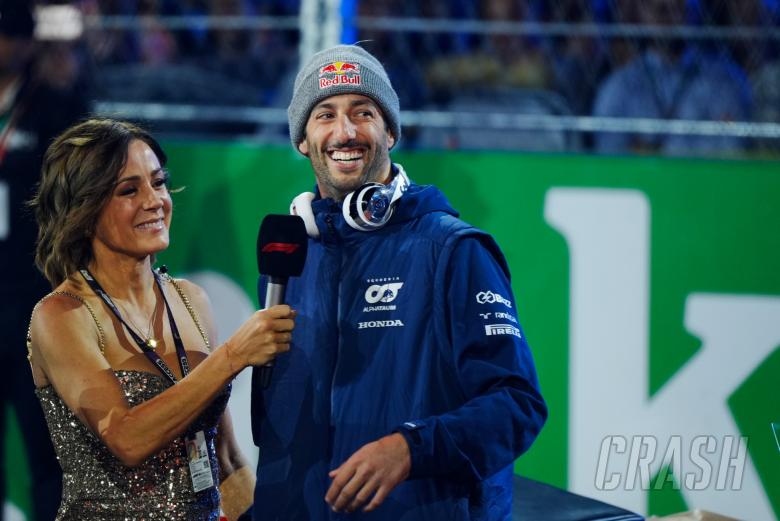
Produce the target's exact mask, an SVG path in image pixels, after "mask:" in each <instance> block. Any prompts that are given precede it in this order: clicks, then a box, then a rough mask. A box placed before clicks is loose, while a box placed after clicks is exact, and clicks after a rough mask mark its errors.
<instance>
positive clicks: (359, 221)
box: [252, 45, 547, 521]
mask: <svg viewBox="0 0 780 521" xmlns="http://www.w3.org/2000/svg"><path fill="white" fill-rule="evenodd" d="M288 116H289V124H290V136H291V139H292V143H293V145H294V146H295V148H296V149H297V150H298V151H299V152H300V153H302V154H303V155H305V156H307V157H308V158H309V160H310V161H311V165H312V168H313V169H314V175H315V177H316V179H317V194H316V195H315V194H309V195H308V196H306V195H305V194H302V195H301V196H299V197H298V198H296V200H295V202H294V204H295V209H296V213H298V214H299V215H301V216H302V217H303V218H304V220H305V221H306V223H307V231H308V232H309V235H310V236H312V238H310V240H309V250H308V256H307V259H306V266H305V269H304V272H303V274H302V276H301V277H300V278H296V279H293V280H291V282H290V284H289V286H288V289H287V301H288V302H289V303H290V304H291V306H292V307H293V308H294V309H296V310H297V311H298V318H297V320H296V325H297V327H296V330H295V332H294V334H293V342H292V343H293V348H292V350H291V352H290V353H289V356H285V357H280V358H279V359H278V360H277V362H276V367H275V370H274V374H273V378H272V382H271V385H270V387H269V389H268V390H266V391H262V390H261V389H260V388H259V386H258V387H257V388H256V389H255V392H254V393H253V397H254V400H253V404H252V405H253V434H254V437H255V442H256V444H257V445H258V446H259V447H260V464H259V466H258V473H257V488H256V492H255V505H254V519H258V520H277V519H278V520H285V521H292V520H314V521H317V520H326V519H341V518H342V517H344V516H346V517H348V518H349V519H387V520H399V519H403V520H406V521H412V520H425V521H438V520H444V519H446V520H448V521H451V520H466V519H469V520H497V519H498V520H501V519H509V518H510V515H511V492H512V481H511V480H512V474H513V472H512V464H513V462H514V460H515V459H516V458H517V457H518V456H519V455H520V454H521V453H523V452H524V451H525V450H526V449H528V447H529V446H530V445H531V443H532V442H533V441H534V439H535V438H536V435H537V434H538V433H539V430H540V429H541V427H542V424H543V423H544V420H545V418H546V415H547V410H546V407H545V404H544V401H543V399H542V397H541V395H540V393H539V389H538V384H537V378H536V373H535V369H534V365H533V360H532V358H531V353H530V351H529V348H528V345H527V344H526V342H525V339H524V337H523V334H522V331H521V329H520V326H519V325H518V322H517V318H516V314H515V304H514V302H513V299H512V291H511V288H510V285H509V275H508V270H507V266H506V262H505V260H504V257H503V255H502V254H501V252H500V251H499V249H498V247H497V246H496V244H495V243H494V242H493V240H492V239H491V238H490V236H488V235H487V234H485V233H484V232H481V231H479V230H477V229H475V228H473V227H471V226H469V225H467V224H466V223H464V222H463V221H460V220H459V219H457V213H456V212H455V210H453V209H452V208H451V207H450V206H449V204H448V203H447V201H446V199H445V198H444V196H443V194H442V193H441V192H439V191H438V190H437V189H436V188H435V187H433V186H420V185H416V184H409V182H408V178H407V177H406V174H405V173H404V172H403V168H402V167H401V166H400V165H397V164H392V163H391V161H390V157H389V151H390V149H391V148H392V147H393V146H394V145H395V144H396V143H397V142H398V139H399V138H400V135H401V127H400V111H399V104H398V97H397V96H396V93H395V91H394V90H393V87H392V85H391V84H390V81H389V79H388V77H387V74H386V73H385V70H384V69H383V67H382V65H381V64H380V63H379V62H378V61H377V60H376V59H375V58H374V57H373V56H372V55H370V54H369V53H367V52H366V51H365V50H363V49H362V48H360V47H357V46H346V45H342V46H337V47H334V48H331V49H328V50H325V51H322V52H320V53H318V54H316V55H315V56H314V57H312V58H311V60H310V61H309V62H308V63H307V64H306V65H305V66H304V67H303V68H302V69H301V71H300V72H299V74H298V77H297V79H296V81H295V87H294V92H293V98H292V101H291V103H290V107H289V109H288ZM365 183H379V184H378V185H376V186H373V187H372V188H369V189H368V190H366V191H364V190H362V189H361V190H358V189H360V187H361V186H363V185H364V184H365ZM377 187H383V188H385V189H384V190H382V189H378V188H377ZM356 190H358V192H355V191H356ZM353 192H354V193H353ZM370 194H373V196H372V195H370ZM361 199H362V200H364V201H366V203H367V204H366V205H362V204H361ZM342 201H344V203H343V206H344V208H345V209H346V211H345V210H343V209H342ZM388 217H389V221H388V222H387V223H386V224H384V225H383V221H384V220H387V218H388ZM364 230H371V231H364ZM257 380H259V379H257ZM350 512H354V513H353V514H349V513H350Z"/></svg>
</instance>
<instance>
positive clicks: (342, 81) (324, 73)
mask: <svg viewBox="0 0 780 521" xmlns="http://www.w3.org/2000/svg"><path fill="white" fill-rule="evenodd" d="M335 85H360V65H359V64H357V63H349V62H333V63H329V64H327V65H325V66H324V67H321V68H320V89H327V88H328V87H333V86H335Z"/></svg>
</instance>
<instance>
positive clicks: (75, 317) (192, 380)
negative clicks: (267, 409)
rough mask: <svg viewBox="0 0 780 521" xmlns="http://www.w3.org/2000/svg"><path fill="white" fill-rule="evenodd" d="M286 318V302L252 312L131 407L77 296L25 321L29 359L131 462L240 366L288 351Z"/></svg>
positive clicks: (176, 428)
mask: <svg viewBox="0 0 780 521" xmlns="http://www.w3.org/2000/svg"><path fill="white" fill-rule="evenodd" d="M293 318H294V313H293V312H292V311H291V310H290V308H289V307H288V306H275V307H273V308H270V309H268V310H265V311H259V312H256V313H254V314H253V315H252V317H250V319H249V320H247V321H246V322H245V323H244V324H243V325H242V326H241V327H240V328H239V329H238V331H236V333H235V334H234V335H233V336H232V337H230V339H228V340H227V341H226V342H225V343H224V344H222V345H220V346H219V347H217V348H216V349H214V351H213V352H212V354H211V355H210V356H208V357H207V358H206V359H205V360H203V362H201V363H200V364H199V365H198V366H197V367H196V368H195V369H193V370H192V372H191V373H190V374H189V375H188V376H187V377H186V378H184V379H182V380H181V381H180V382H179V383H177V384H176V385H175V386H173V387H171V388H170V389H168V390H166V391H165V392H163V393H161V394H159V395H158V396H156V397H154V398H152V399H151V400H148V401H146V402H144V403H142V404H139V405H137V406H135V407H132V408H130V407H128V404H127V401H126V399H125V397H124V394H123V391H122V389H121V387H120V385H119V382H118V381H117V379H116V377H115V376H114V373H113V371H112V369H111V366H110V365H109V364H108V362H107V361H106V359H105V358H104V357H103V356H102V354H101V353H100V351H99V349H98V347H97V344H96V342H95V338H94V335H93V334H91V333H88V332H92V331H95V324H94V321H93V320H92V317H91V316H90V315H89V313H88V312H87V310H86V308H85V306H84V305H83V304H81V303H80V302H78V301H76V300H74V299H72V298H70V297H67V296H65V295H54V296H52V297H50V298H48V299H46V300H45V301H43V302H42V303H41V305H40V306H39V307H38V310H37V311H36V313H35V316H34V317H33V320H32V324H31V335H32V339H33V343H32V357H33V362H34V363H35V364H36V365H38V366H39V367H40V368H41V369H42V370H43V372H44V373H45V375H46V377H47V378H48V380H49V382H51V384H52V385H53V386H54V388H55V389H56V391H57V394H58V395H59V396H60V397H61V398H62V400H63V401H64V402H65V404H66V405H67V406H68V408H70V410H71V411H73V412H74V413H75V414H76V415H77V416H78V417H79V418H80V419H81V421H82V422H83V423H84V424H85V425H87V426H88V427H89V428H90V429H91V430H92V431H93V432H94V433H95V434H96V435H97V436H98V437H99V438H100V439H101V440H102V441H103V443H104V444H105V445H106V447H108V449H109V450H110V451H111V452H112V453H113V454H114V455H115V456H116V457H117V458H118V459H119V460H121V461H122V462H123V463H124V464H125V465H128V466H135V465H139V464H140V463H142V462H143V461H144V460H146V459H147V458H148V457H149V456H151V455H152V454H154V453H155V452H157V451H159V450H160V449H162V448H163V447H164V446H165V445H167V444H168V443H170V442H171V440H173V439H174V438H176V437H177V436H179V435H181V434H182V433H183V432H184V431H185V430H186V428H187V426H188V425H189V424H190V423H192V421H194V420H195V418H196V417H197V416H198V415H199V414H200V413H201V412H202V411H203V410H204V409H205V407H206V406H207V405H208V404H209V403H210V402H211V401H212V399H213V398H214V397H215V396H216V395H217V394H218V393H219V392H220V391H221V390H222V388H223V387H224V386H225V384H226V383H227V382H228V381H229V380H230V379H231V378H233V377H234V376H235V375H236V374H237V373H238V372H239V371H240V370H241V369H243V368H244V367H246V366H248V365H262V364H264V363H266V362H268V361H269V360H272V359H273V358H274V356H276V354H278V353H280V352H284V351H287V350H289V341H290V331H291V330H292V328H293V325H294V323H293Z"/></svg>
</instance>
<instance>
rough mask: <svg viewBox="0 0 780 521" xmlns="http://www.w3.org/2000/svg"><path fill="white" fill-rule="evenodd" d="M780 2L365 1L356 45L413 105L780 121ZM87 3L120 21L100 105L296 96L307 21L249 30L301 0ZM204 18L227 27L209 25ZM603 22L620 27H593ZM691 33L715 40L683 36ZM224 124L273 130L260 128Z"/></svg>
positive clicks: (290, 12)
mask: <svg viewBox="0 0 780 521" xmlns="http://www.w3.org/2000/svg"><path fill="white" fill-rule="evenodd" d="M778 4H780V2H778V0H739V1H733V0H482V1H477V0H432V1H427V2H418V1H412V0H372V1H367V0H362V1H361V0H357V1H355V2H354V6H355V7H354V9H355V11H354V13H353V15H352V16H350V15H349V13H347V18H346V19H345V24H346V25H347V26H350V25H351V26H353V28H354V30H353V32H352V34H355V35H356V38H355V39H356V41H361V42H363V43H362V45H364V46H365V47H367V48H368V49H369V50H370V51H371V52H373V53H374V54H376V55H377V56H379V57H380V58H381V59H382V61H383V63H384V64H385V66H386V68H387V69H388V72H389V74H390V75H391V79H392V80H393V82H394V84H395V85H396V88H397V90H398V92H399V95H400V97H401V104H402V107H403V108H404V109H406V110H414V109H420V110H458V111H467V112H468V111H475V112H480V111H482V112H491V111H498V112H502V113H518V114H535V115H575V116H597V117H602V118H613V117H616V118H621V117H630V118H655V119H664V120H676V119H686V120H696V121H714V122H729V121H752V122H775V123H778V122H780V114H778V111H779V110H780V108H779V107H780V94H779V93H778V90H780V87H779V85H780V82H779V81H778V80H780V55H779V54H780V53H779V52H778V51H780V49H779V46H780V41H778V37H777V30H778V21H779V20H780V16H779V13H780V6H779V5H778ZM76 5H78V7H79V8H80V9H81V10H82V12H83V13H84V14H85V15H87V16H88V17H92V19H94V20H103V21H104V22H106V23H98V24H95V25H93V26H88V27H87V30H86V31H85V33H84V36H83V38H82V41H81V42H80V43H79V45H80V47H74V49H76V50H75V51H74V56H75V57H74V58H73V59H72V60H71V61H72V62H73V63H75V64H81V67H82V68H83V72H84V75H85V76H88V77H89V78H91V82H92V83H91V89H92V92H93V94H94V97H95V98H96V99H102V100H114V101H155V102H170V103H194V104H203V105H218V106H224V105H228V106H246V105H248V106H265V107H279V108H282V107H285V106H286V103H287V101H288V100H289V92H290V84H291V82H292V79H293V71H294V70H295V69H296V66H297V61H298V42H299V34H298V30H297V28H296V27H293V26H283V25H282V24H280V26H279V27H275V26H274V25H273V24H270V25H266V26H262V27H247V26H241V24H240V23H237V22H241V21H246V20H249V19H251V18H250V17H256V16H265V17H268V16H270V17H282V18H284V17H288V18H293V17H296V16H297V15H298V12H299V10H300V0H100V1H97V0H81V1H79V2H77V3H76ZM169 16H193V18H190V19H188V20H190V22H187V23H184V24H180V25H177V26H172V25H171V24H166V23H162V20H166V18H165V17H169ZM203 16H212V17H227V18H222V19H221V23H219V24H209V23H206V22H204V20H205V19H204V18H202V17H203ZM382 18H390V19H393V20H394V21H395V22H394V23H393V24H392V25H391V27H392V28H393V30H388V29H386V28H382V29H378V28H372V27H375V24H374V25H372V24H370V23H367V22H371V21H376V20H379V19H382ZM407 18H414V19H424V20H431V21H449V22H455V23H457V22H463V23H461V24H460V25H457V26H456V29H455V30H450V29H444V30H418V29H415V28H413V27H411V28H410V27H406V25H405V24H404V22H403V19H407ZM128 19H134V20H135V23H134V25H133V26H132V27H130V26H127V25H123V24H122V23H116V24H112V23H109V22H111V21H115V20H120V21H121V20H125V21H126V20H128ZM280 19H281V18H280ZM468 22H489V24H488V25H487V26H483V27H487V28H488V30H477V31H474V30H471V27H474V26H470V25H468V24H467V23H468ZM231 24H233V25H231ZM535 24H541V25H535ZM593 24H598V25H599V26H600V27H607V28H610V27H613V28H618V29H620V30H618V31H615V32H610V31H603V30H601V31H600V30H593V27H594V25H593ZM589 27H590V28H591V29H590V30H587V28H589ZM642 28H646V29H649V30H648V31H642V30H641V29H642ZM686 28H687V29H690V28H693V29H698V30H699V32H694V33H692V34H686V33H681V32H680V31H679V29H686ZM583 29H584V30H583ZM706 29H712V30H713V32H712V33H711V34H713V35H714V37H713V36H708V34H710V33H707V32H706V31H702V30H706ZM745 30H746V31H745ZM738 31H742V32H741V33H740V32H738ZM64 62H65V60H59V61H55V63H59V64H62V63H64ZM212 127H213V123H212ZM212 130H213V128H212ZM217 130H219V129H217ZM223 130H227V131H240V132H253V131H257V130H258V129H257V128H255V127H254V126H253V125H246V124H245V125H244V128H236V126H235V125H233V126H230V127H229V128H226V129H223ZM279 133H280V134H283V133H284V130H283V129H282V130H280V131H279ZM403 145H404V146H406V147H448V148H475V149H477V148H485V147H487V148H507V149H543V150H550V149H552V150H559V149H560V150H571V149H575V150H585V151H588V150H595V151H599V152H606V153H615V152H618V153H619V152H626V151H632V152H640V153H641V152H662V153H668V154H679V153H686V154H690V153H694V154H697V153H701V154H708V153H711V152H718V153H720V154H723V153H730V152H735V153H739V152H743V151H745V150H753V149H756V148H762V147H766V148H772V147H774V148H775V149H776V148H778V147H777V140H774V141H771V140H770V141H762V140H757V139H746V138H744V137H735V136H706V135H684V134H674V135H664V134H659V133H655V134H652V133H646V134H636V135H632V134H630V133H617V132H591V133H585V134H582V133H573V132H562V131H561V132H552V131H549V132H547V133H544V132H543V133H539V132H532V131H517V132H514V133H512V132H505V131H502V132H498V131H497V132H494V133H491V132H480V131H475V130H474V129H472V130H471V131H469V129H454V128H449V129H448V128H425V127H424V126H421V127H420V128H417V129H414V128H412V129H411V130H410V132H408V133H407V135H406V136H405V139H404V143H403Z"/></svg>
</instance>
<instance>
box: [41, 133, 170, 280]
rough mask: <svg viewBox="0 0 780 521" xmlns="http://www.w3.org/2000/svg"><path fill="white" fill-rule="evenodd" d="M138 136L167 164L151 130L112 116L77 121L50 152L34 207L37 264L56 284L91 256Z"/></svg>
mask: <svg viewBox="0 0 780 521" xmlns="http://www.w3.org/2000/svg"><path fill="white" fill-rule="evenodd" d="M136 139H140V140H141V141H143V142H144V143H146V144H147V145H149V148H151V149H152V151H153V152H154V153H155V155H156V156H157V159H158V160H159V161H160V166H165V163H166V161H167V156H166V155H165V152H163V150H162V148H161V147H160V145H159V143H157V141H156V140H155V139H154V138H153V137H152V136H151V135H150V134H149V133H148V132H146V131H145V130H143V129H142V128H140V127H137V126H135V125H133V124H132V123H128V122H126V121H119V120H114V119H89V120H87V121H84V122H81V123H78V124H76V125H74V126H72V127H70V128H69V129H67V130H66V131H65V132H63V133H62V134H60V135H59V136H58V137H57V138H56V139H55V140H54V142H53V143H52V144H51V145H50V146H49V148H48V149H47V150H46V154H45V155H44V158H43V168H42V170H41V180H40V182H39V183H38V190H37V192H36V194H35V196H34V197H33V199H32V200H31V201H30V206H31V207H32V208H33V209H34V210H35V218H36V220H37V222H38V241H37V245H36V251H35V264H36V266H37V267H38V269H39V270H41V272H42V273H43V274H44V276H45V277H46V278H47V279H48V280H49V282H50V283H51V285H52V287H56V286H58V285H59V284H60V283H62V282H63V281H64V280H65V279H66V278H67V277H68V275H70V274H71V273H73V272H74V271H76V270H77V269H79V268H81V267H84V266H86V265H87V264H88V263H89V262H90V261H91V260H92V237H93V235H94V232H95V226H96V224H97V220H98V217H99V216H100V213H101V211H102V210H103V207H104V206H105V205H106V203H107V202H108V200H109V198H110V197H111V193H112V190H113V188H114V185H115V183H116V180H117V178H118V176H119V174H120V173H121V171H122V169H123V168H124V167H125V164H126V163H127V151H128V148H129V146H130V143H131V142H132V141H133V140H136Z"/></svg>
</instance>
